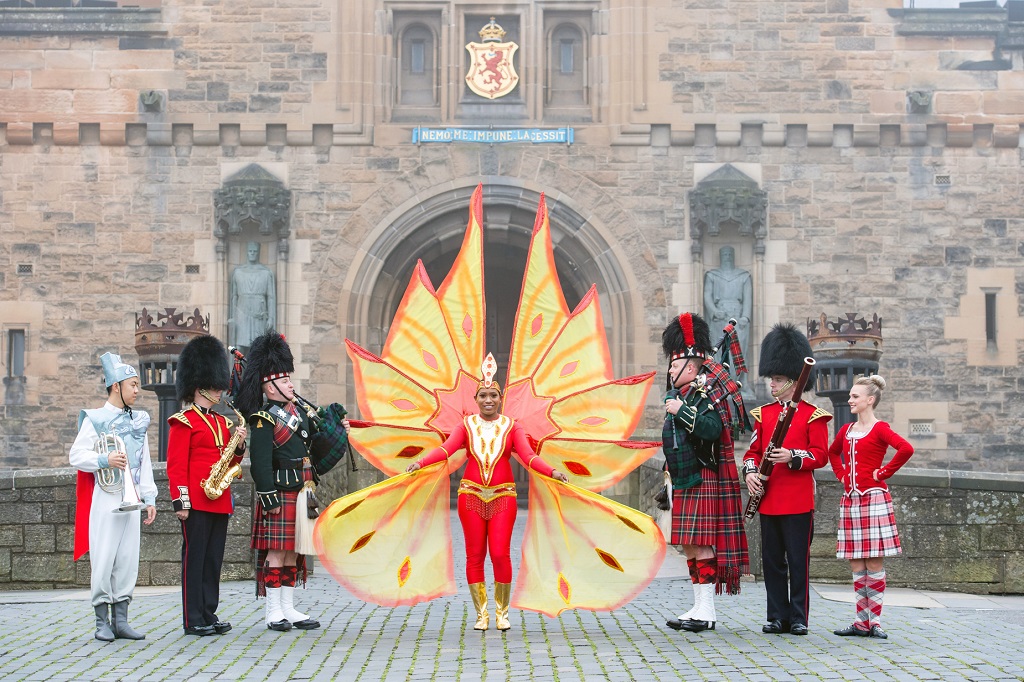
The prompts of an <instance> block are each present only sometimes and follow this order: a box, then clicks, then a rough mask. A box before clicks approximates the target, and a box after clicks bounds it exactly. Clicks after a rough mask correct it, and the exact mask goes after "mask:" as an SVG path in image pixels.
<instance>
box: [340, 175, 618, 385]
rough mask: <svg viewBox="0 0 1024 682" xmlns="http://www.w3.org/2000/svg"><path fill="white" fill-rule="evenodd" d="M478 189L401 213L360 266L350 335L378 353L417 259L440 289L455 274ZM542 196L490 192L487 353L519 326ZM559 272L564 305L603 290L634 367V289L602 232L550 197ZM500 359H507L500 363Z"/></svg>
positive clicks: (611, 323) (609, 324)
mask: <svg viewBox="0 0 1024 682" xmlns="http://www.w3.org/2000/svg"><path fill="white" fill-rule="evenodd" d="M473 189H474V186H472V185H466V186H465V187H461V188H457V189H447V190H443V191H439V192H438V193H437V194H435V195H433V196H431V197H429V198H427V199H425V200H419V201H416V202H415V203H411V202H410V203H409V205H404V206H401V207H398V208H397V209H396V210H395V211H393V212H392V214H391V215H390V216H389V217H388V223H389V224H388V225H387V226H386V228H385V229H384V230H383V232H381V233H379V235H378V236H377V238H376V239H375V240H374V242H373V244H372V245H370V247H369V248H368V249H367V252H366V254H365V256H364V257H363V258H362V259H361V261H360V262H358V263H355V264H353V266H354V267H355V268H356V271H355V274H354V276H350V283H351V289H350V291H351V296H352V298H353V300H352V301H350V305H348V306H347V311H348V319H347V320H345V326H346V328H347V329H348V330H349V338H352V339H353V340H355V341H356V342H357V343H359V344H360V345H363V346H364V347H366V348H367V349H369V350H371V351H373V352H379V351H380V350H381V348H382V347H383V345H384V340H385V339H386V337H387V332H388V329H389V325H390V323H391V319H392V317H393V316H394V313H395V310H396V309H397V308H398V304H399V302H400V301H401V297H402V294H403V293H404V291H405V288H406V286H407V284H408V282H409V278H410V276H411V275H412V271H413V268H414V267H415V264H416V261H417V260H422V261H423V264H424V267H426V269H427V272H428V274H429V275H430V279H431V281H432V282H433V283H434V285H435V286H437V285H439V284H440V283H441V280H442V279H443V278H444V276H445V275H446V274H447V273H448V270H449V268H450V267H451V264H452V262H453V261H454V259H455V255H456V254H457V252H458V250H459V247H460V246H461V244H462V238H463V235H464V233H465V229H466V221H467V219H468V215H469V211H468V208H469V198H470V195H471V194H472V192H473ZM539 200H540V193H539V192H536V191H533V190H530V189H525V188H522V187H518V186H513V185H503V184H490V185H485V186H484V196H483V203H484V271H485V277H486V281H485V292H486V295H487V298H488V312H487V317H488V326H489V331H488V347H489V348H491V349H492V350H494V351H495V355H496V356H497V355H499V354H502V355H507V353H508V346H509V343H510V340H511V323H512V320H513V319H514V315H515V306H516V305H517V304H518V300H519V291H520V288H521V285H522V277H523V269H524V267H525V263H526V251H527V248H528V247H529V243H530V235H531V233H532V230H533V222H534V217H535V215H536V210H537V204H538V202H539ZM547 205H548V214H549V217H550V221H551V234H552V241H553V243H554V253H555V265H556V267H557V269H558V275H559V279H560V280H561V283H562V289H563V291H564V292H565V297H566V303H567V304H568V305H569V307H570V308H573V307H575V305H576V304H577V303H578V302H579V300H580V299H581V298H582V297H583V295H584V294H585V293H586V292H587V290H588V289H589V288H590V286H591V285H596V286H597V291H598V294H599V296H600V300H601V311H602V315H603V317H604V323H605V329H606V331H607V334H608V340H609V345H610V347H611V352H612V359H613V361H614V362H615V364H616V366H617V367H620V366H625V365H628V364H629V360H630V358H628V353H627V352H626V350H625V348H626V347H627V346H630V345H631V343H632V341H633V330H634V324H633V305H632V302H631V301H629V300H627V299H628V298H629V297H630V295H631V294H632V291H633V288H634V287H632V286H630V285H629V283H628V281H627V276H626V273H625V271H624V270H623V269H622V266H621V264H620V263H619V262H618V260H616V259H615V258H614V257H612V255H611V254H612V249H611V247H610V245H609V244H608V243H607V241H606V240H605V239H604V237H603V235H602V234H601V232H600V231H599V230H598V229H596V228H595V226H594V225H592V224H590V223H589V222H588V221H587V220H586V219H585V218H584V217H583V215H582V214H581V213H580V211H578V210H577V209H576V207H573V206H571V205H570V204H569V203H567V202H566V201H564V200H552V199H551V198H550V197H549V198H548V199H547ZM501 364H502V363H501V362H500V359H499V365H501Z"/></svg>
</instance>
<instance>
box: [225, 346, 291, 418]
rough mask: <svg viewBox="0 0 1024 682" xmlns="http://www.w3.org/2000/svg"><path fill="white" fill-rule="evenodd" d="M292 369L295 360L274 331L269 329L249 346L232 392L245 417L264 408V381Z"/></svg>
mask: <svg viewBox="0 0 1024 682" xmlns="http://www.w3.org/2000/svg"><path fill="white" fill-rule="evenodd" d="M294 371H295V360H294V358H292V349H291V348H289V347H288V342H287V341H285V340H284V337H283V336H281V334H280V333H278V332H277V331H275V330H273V329H268V330H267V331H265V332H264V333H263V334H261V335H259V336H257V337H256V338H255V339H253V342H252V345H251V346H249V354H248V355H246V356H245V369H244V370H243V371H242V380H241V381H240V382H238V391H237V392H236V393H235V395H234V402H235V407H236V408H237V409H238V411H239V412H241V413H242V414H244V415H245V416H246V417H249V416H250V415H252V414H253V413H255V412H257V411H259V409H260V408H261V407H263V384H264V383H265V382H266V381H268V380H270V379H271V378H277V377H281V376H284V375H285V374H291V373H292V372H294Z"/></svg>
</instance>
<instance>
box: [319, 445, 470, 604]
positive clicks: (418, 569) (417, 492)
mask: <svg viewBox="0 0 1024 682" xmlns="http://www.w3.org/2000/svg"><path fill="white" fill-rule="evenodd" d="M448 498H449V485H448V469H447V467H446V466H445V463H444V462H437V463H435V464H432V465H430V466H428V467H424V468H423V469H420V470H419V471H416V472H413V473H411V474H401V475H399V476H395V477H393V478H389V479H388V480H386V481H383V482H381V483H378V484H376V485H372V486H370V487H369V488H365V489H363V490H360V491H359V492H356V493H352V494H351V495H346V496H345V497H341V498H338V499H337V500H335V501H334V502H332V503H331V505H330V506H329V507H327V509H325V510H324V512H323V513H322V514H321V515H320V518H318V519H317V522H316V525H315V526H314V529H313V542H314V544H315V546H316V552H317V555H318V556H319V558H320V562H321V563H322V564H323V565H324V567H325V568H326V569H327V571H328V572H329V573H330V574H331V575H332V576H333V577H334V579H335V580H337V581H338V582H339V583H340V584H341V585H342V586H343V587H344V588H345V589H347V590H348V591H349V592H351V593H352V594H353V595H355V596H356V597H358V598H359V599H362V600H363V601H366V602H370V603H372V604H379V605H381V606H411V605H413V604H418V603H419V602H422V601H428V600H431V599H437V598H438V597H444V596H447V595H452V594H455V592H456V587H455V577H454V567H453V563H452V548H451V545H452V539H451V524H450V520H449V513H448V506H449V502H448Z"/></svg>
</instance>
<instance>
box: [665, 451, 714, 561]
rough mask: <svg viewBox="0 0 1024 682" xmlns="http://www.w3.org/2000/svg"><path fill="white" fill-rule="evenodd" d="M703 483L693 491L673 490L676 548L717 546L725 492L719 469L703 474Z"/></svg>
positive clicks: (673, 521)
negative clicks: (683, 546) (681, 546)
mask: <svg viewBox="0 0 1024 682" xmlns="http://www.w3.org/2000/svg"><path fill="white" fill-rule="evenodd" d="M700 476H701V479H702V480H701V482H700V484H698V485H695V486H693V487H692V488H683V489H681V490H680V489H676V488H673V489H672V544H673V545H705V546H714V545H716V544H717V537H718V527H719V525H720V523H721V520H720V518H719V517H720V516H721V515H722V509H721V500H722V496H723V495H724V494H725V491H724V490H722V485H721V481H720V479H719V477H718V472H717V471H716V470H715V469H708V468H704V469H701V470H700Z"/></svg>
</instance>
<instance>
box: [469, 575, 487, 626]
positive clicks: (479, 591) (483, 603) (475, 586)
mask: <svg viewBox="0 0 1024 682" xmlns="http://www.w3.org/2000/svg"><path fill="white" fill-rule="evenodd" d="M469 596H471V597H472V598H473V606H475V607H476V625H474V626H473V629H474V630H486V629H487V628H488V627H489V625H490V619H491V617H490V614H488V613H487V585H485V584H484V583H470V585H469Z"/></svg>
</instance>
